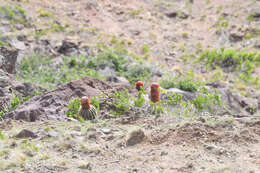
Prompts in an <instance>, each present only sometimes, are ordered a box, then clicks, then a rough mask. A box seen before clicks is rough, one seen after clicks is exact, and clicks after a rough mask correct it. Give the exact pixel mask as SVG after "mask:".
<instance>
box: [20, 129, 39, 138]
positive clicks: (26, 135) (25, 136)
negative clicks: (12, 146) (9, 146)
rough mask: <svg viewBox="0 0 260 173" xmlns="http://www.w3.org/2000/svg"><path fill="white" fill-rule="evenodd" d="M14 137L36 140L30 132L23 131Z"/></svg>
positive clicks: (34, 135) (35, 136)
mask: <svg viewBox="0 0 260 173" xmlns="http://www.w3.org/2000/svg"><path fill="white" fill-rule="evenodd" d="M15 137H17V138H37V135H36V134H35V133H34V132H32V131H30V130H26V129H23V130H22V131H21V132H20V133H18V134H17V135H16V136H15Z"/></svg>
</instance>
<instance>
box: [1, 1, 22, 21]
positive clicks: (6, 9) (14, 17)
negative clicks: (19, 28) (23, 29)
mask: <svg viewBox="0 0 260 173" xmlns="http://www.w3.org/2000/svg"><path fill="white" fill-rule="evenodd" d="M0 16H3V17H4V18H6V19H8V20H9V21H11V23H12V24H15V23H21V24H26V23H27V17H26V13H25V10H24V9H23V8H22V7H20V6H18V5H16V6H1V7H0Z"/></svg>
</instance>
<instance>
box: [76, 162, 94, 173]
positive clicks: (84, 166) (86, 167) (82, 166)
mask: <svg viewBox="0 0 260 173" xmlns="http://www.w3.org/2000/svg"><path fill="white" fill-rule="evenodd" d="M79 168H80V169H87V170H89V171H91V170H92V169H93V165H92V164H91V163H87V164H83V165H81V166H79Z"/></svg>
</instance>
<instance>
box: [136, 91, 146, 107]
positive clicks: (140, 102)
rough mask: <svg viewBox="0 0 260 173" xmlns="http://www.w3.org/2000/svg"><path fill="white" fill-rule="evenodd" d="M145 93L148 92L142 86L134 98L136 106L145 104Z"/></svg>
mask: <svg viewBox="0 0 260 173" xmlns="http://www.w3.org/2000/svg"><path fill="white" fill-rule="evenodd" d="M144 94H146V92H145V90H144V88H143V87H141V89H140V91H138V96H137V99H135V100H134V105H135V106H137V107H142V106H143V104H144V102H145V98H144Z"/></svg>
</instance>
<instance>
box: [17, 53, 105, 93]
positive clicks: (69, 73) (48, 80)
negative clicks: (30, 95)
mask: <svg viewBox="0 0 260 173" xmlns="http://www.w3.org/2000/svg"><path fill="white" fill-rule="evenodd" d="M52 63H53V60H52V59H51V58H50V57H46V56H42V55H39V54H34V55H31V56H28V57H26V58H23V60H22V61H21V63H20V64H19V66H18V68H19V73H18V76H17V77H18V79H21V80H25V81H27V82H32V83H36V84H38V85H41V86H43V87H46V88H49V89H54V88H55V87H57V86H58V85H59V84H63V83H66V82H70V81H72V80H77V79H81V78H83V77H86V76H91V77H96V78H99V79H103V78H104V77H103V76H101V75H100V74H99V73H98V72H97V71H96V70H94V69H91V68H88V67H87V62H86V58H85V57H83V56H80V57H63V61H62V63H61V64H60V68H56V67H55V66H54V65H52Z"/></svg>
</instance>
